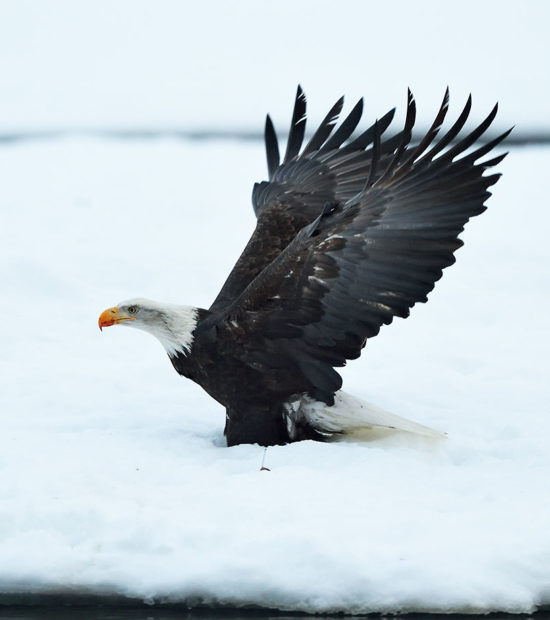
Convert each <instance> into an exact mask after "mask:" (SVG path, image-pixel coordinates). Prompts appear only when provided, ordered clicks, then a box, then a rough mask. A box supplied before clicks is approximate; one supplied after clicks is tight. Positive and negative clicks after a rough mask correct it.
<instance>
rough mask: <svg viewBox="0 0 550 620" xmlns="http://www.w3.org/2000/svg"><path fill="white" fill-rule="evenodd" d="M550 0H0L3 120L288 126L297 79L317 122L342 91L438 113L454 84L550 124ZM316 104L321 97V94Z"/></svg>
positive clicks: (504, 118)
mask: <svg viewBox="0 0 550 620" xmlns="http://www.w3.org/2000/svg"><path fill="white" fill-rule="evenodd" d="M549 20H550V5H549V4H548V2H546V1H545V0H531V1H530V2H529V4H528V6H527V5H525V4H524V3H520V2H502V1H500V0H485V1H484V2H478V1H477V0H461V1H460V2H445V3H443V2H440V1H438V0H419V1H417V2H410V1H408V0H396V1H394V2H392V3H384V2H378V3H376V2H364V1H362V0H346V2H344V3H340V4H338V5H337V6H336V5H335V4H334V2H332V1H331V0H301V1H300V2H299V3H297V2H294V0H277V2H272V3H267V2H257V1H256V0H234V1H233V2H224V0H211V1H210V2H203V3H201V2H193V3H191V2H181V1H179V0H162V2H150V1H149V0H117V2H112V1H111V0H94V2H84V1H81V2H74V1H73V0H55V2H36V1H35V0H18V1H17V2H9V1H8V0H4V1H3V2H0V89H1V92H2V97H1V98H0V132H2V131H10V130H33V129H34V130H38V129H47V128H58V127H62V128H67V127H72V128H74V127H76V128H80V127H89V128H105V127H106V128H115V129H116V128H119V129H120V128H138V129H139V128H163V127H169V128H170V127H172V128H183V129H210V130H211V129H225V128H227V127H228V126H230V127H240V128H241V129H247V130H252V131H255V132H257V131H258V129H259V128H260V127H261V126H262V123H263V120H264V115H265V112H266V111H270V112H271V113H272V114H273V115H274V120H275V123H276V126H277V127H281V123H283V122H284V123H285V129H286V123H287V122H288V120H287V119H288V115H289V110H290V108H291V105H292V97H293V94H294V92H295V90H296V85H297V84H298V83H299V82H301V83H302V85H303V86H304V88H305V91H306V93H307V95H308V97H309V99H310V101H311V104H312V105H311V109H310V114H311V115H312V117H314V118H315V119H317V120H318V121H319V120H320V119H321V118H322V117H323V116H324V115H325V114H326V112H327V110H328V105H329V104H328V102H329V101H330V103H332V102H334V101H336V99H337V98H338V97H339V96H340V95H342V94H345V95H346V97H347V105H348V106H349V107H348V108H347V109H351V106H352V105H353V103H355V101H356V100H357V99H359V97H362V96H365V101H366V109H367V110H368V113H369V118H370V117H373V118H374V117H375V116H376V115H378V116H380V115H382V114H384V113H385V112H386V111H387V110H388V109H390V108H392V107H393V106H395V105H396V104H397V103H399V104H400V106H401V110H403V107H404V105H405V102H406V89H407V87H408V86H410V87H411V89H412V90H413V92H414V93H415V95H416V97H417V99H418V101H419V102H420V103H421V105H420V106H419V124H420V125H424V126H427V124H428V123H429V122H431V121H432V120H433V116H434V114H435V112H436V110H437V104H438V102H439V101H440V100H441V98H442V97H443V92H444V90H445V87H446V86H447V85H449V86H450V89H451V95H452V100H451V101H452V102H456V105H459V103H460V102H464V101H465V100H466V97H467V95H468V93H470V92H472V93H473V95H474V102H475V103H476V104H478V105H479V109H480V110H486V111H487V112H488V111H489V110H490V109H491V107H492V106H493V105H494V103H495V101H497V100H498V101H500V103H501V111H500V115H499V120H498V123H499V124H500V125H499V126H500V128H501V129H503V130H504V129H507V128H508V127H509V126H510V125H512V124H516V125H517V127H518V131H524V130H526V129H531V130H532V129H540V128H545V129H546V130H547V131H548V129H549V119H548V110H547V104H546V102H547V101H548V99H549V97H550V81H549V80H548V78H547V76H548V67H547V60H548V57H549V56H550V42H549V39H548V36H547V28H548V26H547V25H548V22H549ZM318 102H322V104H321V105H320V104H319V103H318Z"/></svg>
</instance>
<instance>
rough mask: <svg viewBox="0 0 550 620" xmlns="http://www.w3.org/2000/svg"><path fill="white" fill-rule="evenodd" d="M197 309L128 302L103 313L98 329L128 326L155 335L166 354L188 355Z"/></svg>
mask: <svg viewBox="0 0 550 620" xmlns="http://www.w3.org/2000/svg"><path fill="white" fill-rule="evenodd" d="M198 313H199V310H198V308H193V307H190V306H178V305H175V304H163V303H159V302H157V301H152V300H151V299H142V298H138V299H129V300H127V301H122V302H120V303H119V304H118V305H116V306H113V307H112V308H108V309H107V310H104V311H103V312H102V313H101V315H100V316H99V320H98V324H99V329H101V330H103V328H104V327H110V326H111V325H127V326H128V327H136V328H137V329H141V330H143V331H146V332H149V333H150V334H151V335H153V336H155V337H156V338H157V339H158V340H159V341H160V342H161V344H162V345H163V346H164V348H165V349H166V352H167V353H168V354H169V355H172V356H175V355H177V354H178V353H189V352H190V350H191V346H192V344H193V332H194V330H195V327H196V325H197V321H198Z"/></svg>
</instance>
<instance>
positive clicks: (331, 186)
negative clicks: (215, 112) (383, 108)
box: [210, 87, 402, 311]
mask: <svg viewBox="0 0 550 620" xmlns="http://www.w3.org/2000/svg"><path fill="white" fill-rule="evenodd" d="M342 106H343V98H341V99H339V100H338V101H337V102H336V104H335V105H334V106H333V107H332V108H331V109H330V111H329V113H328V114H327V115H326V117H325V118H324V120H323V121H322V123H321V124H320V126H319V128H318V129H317V131H316V132H315V133H314V135H313V136H312V138H311V139H310V140H309V142H308V143H307V144H306V146H305V147H304V148H303V149H302V145H303V141H304V134H305V125H306V116H305V115H306V99H305V95H304V93H303V91H302V89H301V88H300V87H298V90H297V93H296V100H295V104H294V112H293V115H292V123H291V127H290V133H289V137H288V143H287V149H286V153H285V156H284V159H283V162H282V163H280V161H279V146H278V141H277V136H276V134H275V130H274V128H273V124H272V122H271V119H270V118H269V116H268V117H267V119H266V127H265V144H266V153H267V163H268V172H269V181H263V182H262V183H256V184H255V185H254V190H253V193H252V202H253V206H254V210H255V212H256V215H257V218H258V220H257V225H256V229H255V231H254V233H253V234H252V237H251V238H250V241H249V242H248V244H247V246H246V248H245V249H244V251H243V253H242V254H241V256H240V258H239V260H238V261H237V263H236V264H235V267H234V269H233V271H232V272H231V273H230V275H229V277H228V279H227V281H226V282H225V284H224V285H223V287H222V290H221V291H220V293H219V295H218V297H217V298H216V300H215V301H214V303H213V305H212V307H211V308H210V309H211V310H213V311H219V310H221V309H223V308H224V307H226V306H227V305H228V304H229V303H231V302H232V301H234V300H235V299H236V297H237V296H238V295H240V293H242V291H243V290H244V288H245V287H246V286H247V285H248V284H249V283H250V282H251V281H252V280H253V279H254V278H255V277H256V276H257V275H258V274H259V273H260V271H261V270H262V269H263V268H264V267H266V266H267V265H269V263H270V262H271V261H272V260H273V259H274V258H275V257H276V256H277V255H278V254H279V253H280V252H281V251H282V250H283V249H284V248H285V247H286V246H287V245H288V243H290V241H291V240H292V239H294V237H295V236H296V234H297V233H298V231H299V230H300V229H301V228H303V227H304V226H305V225H306V224H309V223H310V222H312V221H313V220H314V219H315V218H316V217H317V216H318V215H319V214H320V213H321V212H322V210H323V208H324V206H325V205H326V204H329V203H330V204H332V203H336V202H345V201H347V200H349V199H350V198H352V197H353V196H355V195H356V194H357V193H358V192H360V191H361V190H362V189H363V187H364V185H365V181H366V180H367V178H368V176H369V172H370V164H371V159H372V157H371V153H370V151H369V150H367V147H369V146H370V145H371V144H372V142H373V139H374V133H375V126H374V125H373V126H372V127H369V128H368V129H367V130H366V131H364V132H363V133H361V134H360V135H359V136H357V137H356V138H355V139H354V140H352V141H349V142H346V141H347V140H348V139H349V138H350V136H351V134H352V133H353V132H354V130H355V128H356V127H357V125H358V123H359V121H360V119H361V115H362V111H363V102H362V100H361V101H359V102H358V103H357V105H356V106H355V107H354V108H353V110H352V111H351V112H350V114H349V115H348V116H347V118H346V119H345V120H344V121H343V122H342V123H341V125H340V126H339V127H338V129H336V131H334V133H333V130H334V128H335V125H336V121H337V119H338V116H339V114H340V112H341V110H342ZM393 115H394V110H391V111H390V112H388V113H387V114H386V115H384V116H383V117H382V118H381V119H380V120H379V121H378V122H377V128H378V129H377V131H378V134H379V135H382V134H383V132H384V131H385V130H386V129H387V127H388V126H389V124H390V123H391V121H392V118H393ZM401 138H402V133H399V134H398V135H397V136H393V138H389V139H388V140H381V144H380V151H381V156H382V158H383V159H384V157H385V158H386V159H387V157H389V155H390V154H392V153H393V152H394V151H395V149H396V147H397V146H398V145H399V144H400V141H401Z"/></svg>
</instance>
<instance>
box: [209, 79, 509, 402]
mask: <svg viewBox="0 0 550 620" xmlns="http://www.w3.org/2000/svg"><path fill="white" fill-rule="evenodd" d="M448 102H449V96H448V91H446V93H445V96H444V98H443V102H442V104H441V107H440V108H439V112H438V114H437V116H436V118H435V120H434V122H433V123H432V125H431V127H430V129H429V130H428V132H427V133H426V135H425V136H424V138H423V139H422V140H421V141H420V143H419V145H418V146H416V147H414V146H413V147H411V146H410V141H411V136H412V129H413V126H414V120H415V115H416V109H415V103H414V97H413V96H412V94H411V93H410V91H409V93H408V100H407V116H406V120H405V127H404V130H403V132H401V135H400V139H399V142H398V143H395V141H394V144H395V147H394V150H393V151H391V152H390V153H388V152H387V151H386V150H385V148H384V144H385V142H384V141H382V140H381V139H380V133H381V132H380V130H379V128H378V122H377V123H375V124H374V125H373V131H372V143H373V144H372V148H371V149H369V151H368V153H369V155H370V161H369V163H368V165H365V162H364V159H363V158H364V156H365V151H361V152H360V155H361V158H358V159H355V157H354V155H355V154H354V153H352V154H350V153H347V152H344V150H342V149H337V150H336V151H333V152H332V153H331V155H330V156H328V157H326V158H325V159H324V163H325V164H326V165H327V166H328V169H329V170H330V165H331V163H333V162H337V163H335V164H334V165H335V172H334V174H335V176H336V177H338V172H341V174H342V175H343V176H344V177H345V178H344V179H342V185H341V186H340V189H339V191H342V190H341V187H342V186H344V185H345V184H348V185H349V187H350V188H354V189H356V190H357V184H356V182H357V183H358V182H359V181H360V182H361V186H360V188H362V189H361V190H360V191H356V193H355V194H354V195H353V196H351V197H350V198H349V199H348V200H347V201H345V202H342V201H334V202H332V203H331V202H326V203H325V204H324V206H319V205H318V204H316V206H315V209H313V210H310V211H309V219H308V220H307V222H306V224H304V225H303V226H302V228H301V229H300V231H299V232H298V233H297V234H295V235H294V237H293V238H292V239H291V240H289V241H288V242H287V243H286V244H285V245H284V247H281V249H280V251H279V252H278V254H277V256H276V257H275V258H273V259H272V260H271V261H270V262H269V263H268V264H267V265H266V266H265V267H264V268H263V269H262V270H261V271H259V272H258V273H257V274H256V276H255V277H254V278H253V279H252V280H251V281H249V282H248V283H247V285H246V287H245V288H244V289H243V291H242V292H241V294H240V295H239V296H238V297H236V298H235V299H234V300H233V301H232V302H231V304H230V306H228V310H227V312H226V314H223V313H222V315H221V316H220V318H219V328H220V329H223V326H224V325H225V324H226V318H227V317H229V316H231V317H233V318H235V319H236V320H237V321H238V323H239V325H240V326H241V327H242V329H244V330H245V332H246V333H247V339H246V343H245V345H244V348H245V349H246V353H247V355H248V356H250V358H251V359H254V358H255V356H256V355H258V356H261V358H262V360H263V362H264V363H269V359H272V363H273V364H277V363H278V364H281V363H282V362H281V358H282V359H285V360H287V363H288V364H289V365H294V366H295V367H296V368H297V371H299V372H301V373H302V374H303V377H304V380H305V381H306V382H307V383H308V385H309V393H310V395H311V396H313V397H315V398H319V399H321V400H324V401H325V402H327V403H328V404H331V403H332V402H333V397H334V391H335V389H338V387H339V385H340V383H341V380H340V378H339V375H338V373H336V371H335V370H334V368H333V367H338V366H342V365H344V364H345V362H346V360H347V359H354V358H356V357H358V356H359V355H360V353H361V349H362V347H363V346H364V345H365V342H366V340H367V339H368V338H372V337H373V336H376V335H377V334H378V332H379V331H380V328H381V327H382V325H387V324H389V323H391V322H392V320H393V318H394V317H395V316H398V317H407V316H408V315H409V312H410V309H411V308H412V307H413V306H414V305H415V304H416V303H418V302H425V301H427V295H428V294H429V293H430V291H431V290H432V289H433V288H434V285H435V283H436V282H437V280H439V279H440V278H441V276H442V273H443V270H444V269H445V268H446V267H448V266H449V265H451V264H453V263H454V261H455V257H454V252H455V251H456V250H457V249H458V248H459V247H460V246H461V245H462V241H461V240H460V239H459V238H458V235H459V234H460V233H461V232H462V231H463V229H464V225H465V224H466V222H467V221H468V220H469V219H470V218H471V217H474V216H475V215H478V214H479V213H482V212H483V211H484V210H485V209H486V207H485V205H484V202H485V200H486V199H487V198H488V197H489V196H490V192H489V191H488V188H489V187H490V186H491V185H493V184H494V183H495V182H496V181H497V180H498V178H499V175H498V174H490V175H485V174H484V173H485V171H486V170H487V169H489V168H492V167H493V166H495V165H497V164H498V163H500V162H501V161H502V159H503V158H504V156H505V154H502V155H498V156H496V157H494V158H492V159H490V160H487V161H481V162H480V163H476V162H478V160H480V159H481V158H482V157H484V156H485V155H487V154H488V153H489V152H490V151H491V150H492V149H493V148H495V147H496V146H498V145H499V144H500V143H501V142H502V141H503V140H504V139H505V138H506V136H507V135H508V133H509V132H505V133H503V134H501V135H500V136H498V137H497V138H495V139H493V140H491V141H489V142H487V143H486V144H484V145H483V146H480V147H478V148H477V149H476V150H474V151H473V152H470V153H468V154H464V151H466V150H467V149H469V148H470V147H471V146H472V145H473V144H474V143H475V142H476V140H478V139H479V138H480V137H481V136H482V135H483V134H484V132H485V131H486V130H487V129H488V127H489V126H490V125H491V123H492V122H493V120H494V118H495V115H496V110H497V108H496V107H495V108H494V109H493V110H492V111H491V113H490V114H489V115H488V116H487V118H486V119H485V120H484V121H483V122H482V123H480V124H479V125H478V126H477V127H476V128H475V129H474V130H473V131H471V132H469V133H468V134H466V135H465V136H464V137H462V138H461V139H460V140H459V141H458V142H457V143H456V144H455V145H452V146H449V145H450V143H451V142H452V141H453V140H454V139H455V138H456V137H457V136H458V134H459V133H460V131H461V129H462V128H463V126H464V124H465V122H466V120H467V118H468V115H469V113H470V109H471V98H468V101H467V102H466V106H465V107H464V109H463V111H462V113H461V114H460V116H459V118H458V120H457V121H456V122H455V123H454V124H453V126H452V127H451V129H450V130H449V131H447V133H445V134H444V135H443V137H441V138H440V139H439V141H435V140H436V138H437V135H438V132H439V131H440V129H441V126H442V123H443V120H444V118H445V115H446V113H447V109H448ZM348 118H349V117H348ZM346 120H347V119H346ZM326 122H327V123H328V122H330V120H328V121H326ZM344 122H346V121H344ZM335 135H336V134H334V136H333V138H334V137H335ZM434 141H435V142H434ZM335 144H336V143H335ZM448 146H449V148H447V150H445V149H446V147H448ZM319 152H320V151H317V153H319ZM437 155H438V157H436V156H437ZM461 155H462V157H460V156H461ZM291 164H292V165H294V166H295V169H294V170H293V171H292V173H290V172H289V174H290V176H289V177H288V180H289V182H290V181H291V180H292V179H296V178H300V179H301V181H300V182H301V183H302V184H303V186H304V187H308V188H309V187H312V186H314V185H315V183H318V182H319V181H318V179H316V178H315V175H313V176H312V175H311V174H310V173H311V170H310V169H309V170H308V169H307V167H306V168H301V167H300V166H301V165H303V164H301V160H300V158H297V159H295V160H294V161H293V162H291ZM289 165H290V164H289ZM284 167H285V166H283V168H284ZM287 170H290V168H287ZM344 170H345V172H343V171H344ZM285 172H286V171H285ZM280 173H281V171H280V170H279V171H277V173H276V175H275V177H274V178H275V179H277V178H280V177H279V175H280ZM265 191H266V192H268V191H269V190H268V189H265ZM271 191H273V190H272V189H271ZM277 195H278V194H277V192H275V194H273V195H272V196H277ZM314 195H315V191H314V189H313V187H312V190H311V194H308V195H307V196H304V197H303V204H302V205H300V207H299V208H298V207H297V209H298V212H300V213H304V212H307V210H308V207H309V205H310V204H311V202H312V196H314ZM313 202H315V201H314V200H313ZM281 208H283V212H284V213H285V214H287V215H288V213H289V212H292V209H293V206H292V205H290V206H289V205H288V204H287V205H285V206H284V207H281ZM269 209H273V206H269V207H268V208H267V210H269ZM261 217H263V215H262V213H260V219H261ZM270 221H272V219H271V220H270ZM260 349H261V351H260ZM270 356H271V357H270ZM275 357H276V358H277V360H275ZM266 360H267V362H266Z"/></svg>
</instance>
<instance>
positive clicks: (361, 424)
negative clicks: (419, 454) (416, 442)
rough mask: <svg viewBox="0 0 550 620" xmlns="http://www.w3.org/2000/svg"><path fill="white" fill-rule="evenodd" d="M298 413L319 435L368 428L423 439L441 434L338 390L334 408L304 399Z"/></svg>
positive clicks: (442, 435)
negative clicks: (417, 436)
mask: <svg viewBox="0 0 550 620" xmlns="http://www.w3.org/2000/svg"><path fill="white" fill-rule="evenodd" d="M300 408H301V409H302V411H301V413H302V415H303V416H304V417H305V418H306V420H307V421H308V423H309V424H311V426H313V427H314V428H315V429H316V430H318V431H320V432H321V433H328V434H333V433H343V434H355V433H359V432H361V431H366V430H368V429H371V428H386V429H392V430H399V431H406V432H408V433H414V434H416V435H423V436H424V437H431V438H434V439H435V438H439V439H442V438H444V437H445V436H446V434H445V433H442V432H440V431H436V430H435V429H433V428H430V427H428V426H424V425H423V424H418V423H417V422H413V421H412V420H407V419H406V418H402V417H401V416H398V415H395V414H394V413H390V412H389V411H385V410H384V409H381V408H380V407H376V406H375V405H373V404H371V403H368V402H366V401H364V400H361V399H359V398H356V397H355V396H351V395H350V394H346V392H343V391H342V390H340V391H338V392H336V394H335V395H334V405H332V406H328V405H326V404H325V403H323V402H320V401H314V400H313V399H309V398H307V402H302V406H301V407H300Z"/></svg>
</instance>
